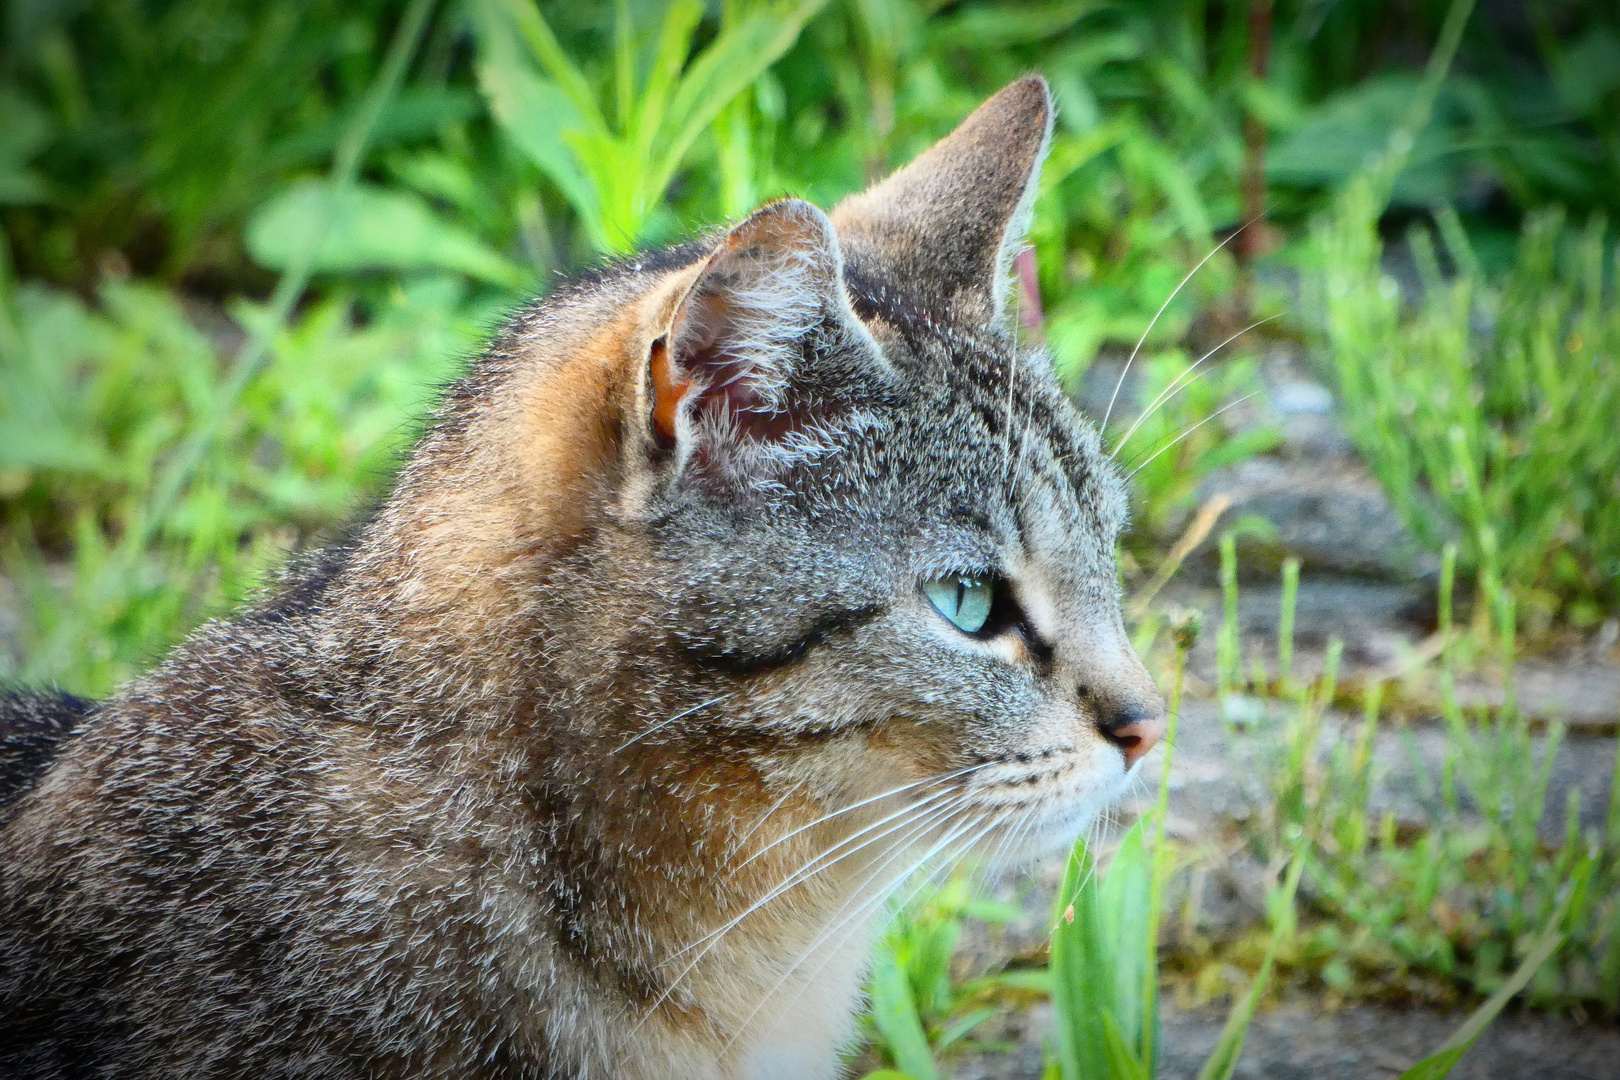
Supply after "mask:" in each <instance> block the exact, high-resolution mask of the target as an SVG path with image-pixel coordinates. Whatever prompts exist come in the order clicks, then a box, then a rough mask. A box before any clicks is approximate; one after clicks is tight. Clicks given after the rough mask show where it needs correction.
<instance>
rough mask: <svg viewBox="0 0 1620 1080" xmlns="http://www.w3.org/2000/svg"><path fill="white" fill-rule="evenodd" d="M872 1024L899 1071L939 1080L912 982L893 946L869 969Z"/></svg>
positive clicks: (918, 1078)
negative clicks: (880, 1033) (881, 1035)
mask: <svg viewBox="0 0 1620 1080" xmlns="http://www.w3.org/2000/svg"><path fill="white" fill-rule="evenodd" d="M872 1020H873V1022H874V1023H875V1024H877V1029H878V1031H880V1032H882V1033H883V1040H884V1042H885V1043H887V1044H888V1048H889V1056H890V1057H892V1058H894V1063H895V1064H896V1065H898V1066H900V1070H901V1071H902V1072H903V1073H905V1074H906V1075H907V1076H910V1077H913V1078H914V1080H938V1076H939V1073H938V1071H937V1070H936V1069H935V1067H934V1055H933V1054H932V1053H931V1052H930V1051H929V1049H928V1033H927V1032H926V1031H924V1030H923V1025H922V1018H921V1016H919V1015H918V1013H917V1001H916V999H915V998H914V997H913V996H912V992H911V980H910V979H908V978H907V977H906V973H905V971H903V970H902V969H901V967H900V962H899V960H898V958H897V957H896V956H895V955H894V949H893V946H892V943H889V942H886V943H884V944H883V945H882V946H880V947H879V948H878V954H877V960H876V962H875V963H874V964H873V966H872Z"/></svg>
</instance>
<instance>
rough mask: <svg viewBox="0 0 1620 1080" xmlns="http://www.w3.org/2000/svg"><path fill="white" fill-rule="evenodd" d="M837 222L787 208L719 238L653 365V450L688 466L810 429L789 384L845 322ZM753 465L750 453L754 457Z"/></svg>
mask: <svg viewBox="0 0 1620 1080" xmlns="http://www.w3.org/2000/svg"><path fill="white" fill-rule="evenodd" d="M848 310H849V303H848V300H847V298H846V297H845V295H844V292H843V263H842V260H841V258H840V255H839V250H838V237H837V234H836V233H835V232H834V231H833V227H832V223H831V222H830V221H828V220H827V216H826V215H825V214H823V213H822V212H821V211H820V210H818V209H817V208H816V207H814V206H812V205H810V204H809V203H807V202H803V201H801V200H798V199H783V200H781V201H779V202H775V203H771V204H770V205H768V206H766V207H764V208H762V209H760V210H758V211H756V212H755V213H754V214H753V215H752V216H750V217H749V218H748V219H747V220H746V221H743V222H742V223H741V224H739V225H737V226H736V227H735V228H733V229H732V230H731V231H730V232H729V233H727V234H726V236H725V238H724V239H722V240H721V241H720V243H719V245H718V246H717V247H716V248H715V250H714V251H713V253H712V254H711V255H710V256H709V258H708V259H707V261H706V262H705V263H704V264H703V265H702V267H700V268H699V270H698V273H697V276H696V278H695V279H694V280H693V282H692V284H691V285H690V286H689V287H688V289H687V291H686V293H685V295H684V296H682V298H681V300H680V302H679V303H678V304H677V305H676V307H675V312H674V315H673V316H672V318H671V319H670V323H669V326H668V329H667V330H666V331H665V333H664V335H663V336H662V337H661V338H660V339H659V340H658V341H657V342H656V343H655V344H654V346H653V351H652V355H651V356H650V357H649V362H648V382H649V387H650V390H651V396H652V402H651V405H652V407H651V410H650V417H649V420H650V426H651V430H652V435H653V437H654V438H655V440H656V441H657V442H658V443H659V444H660V445H662V446H663V447H665V448H666V449H674V450H675V451H676V456H677V458H678V459H679V460H680V462H681V464H682V465H684V464H685V463H686V462H687V461H688V460H690V459H692V458H693V457H696V458H698V459H700V460H701V461H702V462H705V463H707V464H710V465H716V464H717V463H718V462H717V459H718V458H719V457H728V456H729V457H730V458H736V457H737V453H736V452H737V451H742V452H744V453H743V456H748V453H750V452H752V451H757V450H760V449H762V448H767V447H771V446H773V445H774V446H778V447H780V446H781V445H782V444H783V443H784V442H786V441H788V440H789V439H790V437H791V436H792V435H794V433H796V432H802V430H803V429H804V428H805V426H806V425H807V424H808V423H809V422H810V420H811V419H813V418H812V417H811V416H810V415H808V413H807V411H806V408H805V403H804V402H803V401H801V400H798V399H796V397H795V395H794V393H793V389H792V387H793V381H794V380H795V378H797V377H798V376H799V375H800V374H801V371H800V369H801V368H802V367H803V366H804V361H805V357H806V356H807V355H808V354H809V353H810V352H812V351H814V347H815V345H816V343H817V342H818V341H819V342H822V343H824V344H825V343H828V342H831V341H833V340H835V339H838V338H839V337H841V336H842V335H845V334H847V332H848V324H849V321H850V319H852V316H848V315H847V314H846V313H847V312H848ZM755 456H757V455H755Z"/></svg>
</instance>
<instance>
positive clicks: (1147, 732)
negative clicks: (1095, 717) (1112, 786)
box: [1107, 716, 1165, 769]
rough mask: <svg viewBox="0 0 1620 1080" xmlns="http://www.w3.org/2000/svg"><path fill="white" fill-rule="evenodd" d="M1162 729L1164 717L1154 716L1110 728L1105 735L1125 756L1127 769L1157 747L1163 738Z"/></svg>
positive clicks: (1163, 727)
mask: <svg viewBox="0 0 1620 1080" xmlns="http://www.w3.org/2000/svg"><path fill="white" fill-rule="evenodd" d="M1164 729H1165V720H1164V717H1162V716H1155V717H1152V718H1150V719H1146V720H1132V721H1131V722H1130V723H1127V724H1121V725H1120V726H1119V727H1116V728H1110V729H1109V730H1108V731H1107V735H1108V741H1109V742H1111V743H1113V744H1114V745H1115V746H1117V747H1119V751H1120V753H1122V754H1124V755H1125V767H1126V768H1127V769H1128V768H1130V767H1131V766H1132V765H1135V764H1136V763H1137V762H1138V761H1141V760H1142V759H1143V758H1144V757H1147V752H1148V751H1149V750H1152V749H1153V748H1154V747H1155V746H1157V745H1158V742H1159V740H1160V739H1162V738H1164Z"/></svg>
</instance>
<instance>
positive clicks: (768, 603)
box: [619, 80, 1164, 855]
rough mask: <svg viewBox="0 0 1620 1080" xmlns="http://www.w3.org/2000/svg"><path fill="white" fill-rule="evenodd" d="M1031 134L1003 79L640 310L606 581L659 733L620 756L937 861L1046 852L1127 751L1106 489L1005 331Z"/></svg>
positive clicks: (1131, 713) (1070, 413) (1134, 715)
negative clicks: (844, 190) (675, 702)
mask: <svg viewBox="0 0 1620 1080" xmlns="http://www.w3.org/2000/svg"><path fill="white" fill-rule="evenodd" d="M1049 116H1050V105H1049V101H1048V98H1047V95H1046V90H1045V87H1044V85H1043V84H1041V83H1040V82H1039V81H1038V80H1025V81H1023V82H1021V83H1017V84H1014V85H1013V86H1012V87H1010V88H1008V90H1006V91H1003V92H1002V94H1000V95H998V96H997V97H996V98H995V99H992V101H991V102H989V103H987V104H986V105H985V106H984V107H983V108H982V109H981V110H980V111H979V112H978V113H976V114H975V115H974V116H973V117H971V118H969V120H968V121H966V122H965V123H964V124H963V126H962V128H960V129H959V130H958V131H957V133H956V134H954V135H953V136H951V138H950V139H947V140H945V141H944V142H942V143H941V144H939V145H938V146H936V147H935V148H934V149H933V150H932V151H930V152H929V154H927V155H924V157H923V158H921V159H919V160H918V161H917V162H915V163H913V165H911V166H909V167H908V168H907V169H905V170H902V171H901V172H899V173H897V174H896V175H895V176H894V177H891V178H890V180H888V181H887V182H885V184H884V185H881V186H880V187H878V188H876V189H874V190H873V191H870V192H867V193H865V194H864V195H862V196H859V197H857V198H855V199H852V200H850V201H849V202H848V203H846V204H845V205H844V206H842V207H840V208H839V209H838V210H837V211H835V212H834V214H833V215H832V217H831V219H829V218H828V217H827V216H825V215H823V214H822V213H821V212H820V211H818V210H816V209H815V208H813V207H811V206H809V205H808V204H805V203H800V202H794V201H785V202H782V203H777V204H774V205H773V206H770V207H767V208H766V209H764V210H761V211H760V212H758V213H757V214H755V215H754V216H753V217H752V218H750V219H749V220H748V221H746V222H744V223H743V224H741V225H739V226H738V227H737V228H736V229H734V230H733V231H732V232H731V233H730V234H729V235H728V236H727V237H726V238H725V239H724V240H723V241H721V242H720V243H719V245H718V246H717V248H716V249H715V251H714V252H713V254H711V255H710V256H709V258H708V259H707V260H706V261H704V262H701V263H700V264H699V265H697V266H694V267H691V268H689V269H688V270H687V271H684V272H683V273H681V274H678V275H675V277H674V279H673V280H672V283H671V284H670V286H669V287H668V288H667V289H666V290H665V292H664V294H662V295H661V296H657V297H653V298H652V299H650V300H649V301H648V302H647V305H646V307H647V310H648V311H649V312H651V314H650V315H649V316H648V318H649V324H648V325H649V327H650V328H651V329H650V330H649V332H648V334H647V337H648V338H649V339H650V343H649V344H648V346H647V363H646V368H645V373H644V376H643V385H642V386H641V387H640V388H639V390H638V393H637V395H636V400H635V404H634V406H633V408H632V410H631V422H632V423H634V424H638V425H640V427H641V429H642V431H641V435H642V437H641V438H639V439H635V440H632V445H631V446H630V448H629V449H628V451H627V453H628V455H629V466H628V474H629V475H630V477H631V480H630V481H629V482H628V483H627V484H626V485H625V489H624V493H623V496H622V501H621V506H620V511H619V512H620V514H621V515H622V518H621V519H622V520H623V521H624V522H625V523H626V526H627V528H628V529H629V531H630V533H631V534H632V535H633V536H634V537H635V540H634V542H627V543H626V545H625V547H624V550H623V552H622V553H621V558H622V559H624V560H632V559H633V560H634V561H635V562H636V569H635V571H634V572H633V573H632V574H631V575H630V576H631V577H632V578H633V579H634V580H635V581H636V582H637V588H638V589H639V590H641V595H642V598H643V605H642V612H643V615H642V622H643V627H642V631H641V632H644V633H645V634H646V635H647V637H648V639H649V640H652V641H655V642H658V643H659V644H660V647H661V648H662V649H666V650H667V651H668V652H669V653H670V654H671V655H673V656H675V657H677V658H678V663H677V665H676V666H675V667H674V668H673V669H671V673H670V674H668V675H666V676H665V677H668V678H675V679H680V680H685V681H686V682H687V683H688V684H689V685H688V686H687V687H686V688H685V690H684V692H683V695H682V696H681V697H680V699H679V700H680V701H681V702H690V703H691V706H690V710H691V711H690V712H689V713H687V714H686V715H681V716H677V715H676V713H677V712H682V711H685V710H684V708H683V709H677V710H675V711H673V712H671V717H672V719H671V720H669V721H668V722H667V723H664V724H661V725H660V726H659V727H658V730H656V731H649V733H648V734H647V735H645V737H644V738H643V739H642V743H643V749H644V750H645V751H646V752H658V749H657V748H659V747H673V746H675V745H678V744H681V743H685V744H686V745H689V746H690V745H694V744H695V745H701V746H704V747H706V748H708V749H709V750H711V751H713V752H715V753H720V752H731V753H736V754H743V755H747V756H748V758H749V759H750V760H751V761H752V762H754V763H755V765H756V767H758V768H760V769H762V770H763V771H764V772H765V773H766V775H767V776H768V777H769V778H770V780H771V782H772V784H774V785H775V786H778V787H783V788H791V787H792V786H794V785H800V786H802V787H803V788H804V789H805V790H806V791H807V792H811V793H813V794H815V795H816V796H817V798H818V799H820V801H821V802H822V803H824V804H831V805H837V804H840V803H843V804H848V805H853V804H854V803H855V802H858V801H860V800H863V799H868V798H873V799H874V804H873V805H874V806H881V807H882V808H883V809H884V810H885V811H886V812H890V813H894V814H897V815H899V816H898V817H897V818H896V820H897V821H900V822H902V823H903V824H905V826H906V827H907V828H910V829H911V830H912V833H913V840H915V841H917V842H926V845H927V846H931V847H937V848H939V849H940V850H941V851H943V852H946V853H951V852H955V851H957V850H967V849H969V848H972V847H975V846H977V847H978V848H979V849H980V850H984V851H992V852H996V853H998V854H1012V855H1019V854H1028V853H1033V852H1037V851H1043V850H1051V849H1054V848H1056V847H1058V846H1061V845H1063V844H1066V843H1068V842H1070V841H1071V840H1072V839H1073V837H1074V835H1075V834H1076V833H1077V832H1078V831H1079V830H1080V829H1081V828H1082V827H1083V826H1084V824H1085V823H1086V822H1087V821H1088V820H1089V819H1090V818H1091V817H1092V816H1093V815H1095V814H1096V813H1097V811H1098V810H1099V809H1100V808H1101V807H1102V806H1103V805H1104V804H1106V803H1107V802H1108V801H1109V800H1111V799H1113V798H1115V797H1116V796H1117V795H1118V794H1119V792H1120V789H1121V787H1122V786H1123V784H1124V782H1125V779H1126V777H1127V773H1128V771H1129V769H1130V768H1131V766H1132V765H1133V764H1134V763H1135V762H1136V761H1137V760H1139V759H1140V756H1141V755H1142V754H1143V753H1145V752H1146V750H1147V748H1148V747H1150V746H1151V745H1152V743H1153V741H1154V740H1155V739H1156V738H1157V737H1158V734H1159V732H1160V730H1161V729H1162V725H1163V715H1164V707H1163V703H1162V701H1161V699H1160V697H1159V695H1158V693H1157V691H1156V690H1155V688H1154V686H1153V684H1152V681H1151V680H1150V679H1149V677H1148V675H1147V673H1146V672H1145V671H1144V670H1143V668H1142V666H1141V664H1140V663H1139V661H1138V660H1137V658H1136V656H1135V654H1134V652H1133V651H1132V648H1131V646H1130V643H1129V641H1128V639H1127V637H1126V634H1125V632H1124V628H1123V626H1122V623H1121V620H1120V615H1119V605H1118V586H1117V577H1116V571H1115V566H1114V544H1115V539H1116V536H1117V533H1118V531H1119V529H1120V527H1121V525H1122V522H1123V518H1124V513H1125V497H1124V493H1123V487H1122V481H1121V479H1120V476H1119V474H1118V471H1117V470H1116V468H1115V467H1114V465H1113V463H1112V461H1111V460H1110V459H1109V458H1108V456H1107V455H1106V454H1105V453H1104V452H1103V451H1102V450H1101V448H1100V446H1099V441H1098V436H1097V433H1096V432H1095V430H1094V429H1093V428H1092V427H1091V426H1090V425H1089V424H1088V423H1086V422H1085V421H1084V420H1082V419H1081V418H1080V417H1079V415H1078V414H1077V413H1076V411H1075V409H1074V407H1073V406H1072V405H1071V404H1070V402H1069V401H1068V399H1067V398H1066V397H1065V395H1064V394H1063V393H1062V391H1061V389H1060V388H1059V387H1058V385H1057V383H1056V380H1055V379H1054V378H1053V376H1052V374H1051V372H1050V368H1049V364H1048V362H1047V361H1046V359H1045V358H1044V355H1042V354H1040V353H1038V352H1035V353H1024V352H1021V351H1020V350H1019V348H1018V347H1017V346H1016V345H1015V343H1014V342H1013V340H1012V338H1011V336H1010V334H1009V332H1008V330H1007V328H1006V327H1005V317H1004V311H1003V308H1004V306H1005V304H1004V295H1005V291H1006V279H1007V277H1008V270H1009V266H1008V264H1009V261H1010V255H1011V252H1012V249H1013V247H1014V246H1015V245H1016V244H1017V243H1018V237H1019V234H1020V232H1021V221H1020V218H1021V216H1022V215H1023V211H1024V210H1025V209H1026V208H1027V206H1028V202H1029V199H1030V197H1031V194H1032V188H1033V184H1034V177H1035V173H1036V171H1037V169H1038V165H1039V160H1040V155H1041V153H1042V152H1043V150H1044V144H1045V140H1046V135H1047V126H1048V122H1049ZM890 791H893V792H895V794H893V795H891V796H886V797H885V798H882V799H880V798H877V797H879V796H883V794H884V793H885V792H890ZM865 817H870V815H869V814H868V815H865Z"/></svg>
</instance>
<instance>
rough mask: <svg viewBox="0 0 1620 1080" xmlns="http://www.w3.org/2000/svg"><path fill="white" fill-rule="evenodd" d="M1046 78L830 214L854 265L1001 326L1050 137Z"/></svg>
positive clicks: (1006, 97) (1006, 94)
mask: <svg viewBox="0 0 1620 1080" xmlns="http://www.w3.org/2000/svg"><path fill="white" fill-rule="evenodd" d="M1052 115H1053V109H1052V95H1051V93H1050V92H1049V91H1048V90H1047V87H1046V80H1045V79H1043V78H1041V77H1040V76H1039V75H1027V76H1025V77H1024V78H1022V79H1019V80H1018V81H1017V82H1015V83H1013V84H1012V85H1010V86H1007V87H1005V88H1004V89H1002V90H1001V92H999V93H998V94H996V95H995V96H994V97H992V98H991V99H990V100H988V101H986V102H985V103H984V104H983V105H980V106H979V107H978V108H977V109H975V110H974V111H973V113H972V115H970V116H969V117H968V118H967V119H966V120H964V121H962V123H961V124H960V125H959V126H958V127H957V129H956V130H955V131H953V132H951V133H950V134H949V135H947V136H946V137H945V138H943V139H941V140H940V141H939V142H937V143H935V144H934V145H933V146H932V147H930V148H929V149H928V150H926V151H924V152H923V154H922V155H921V156H919V157H918V158H917V159H916V160H915V161H913V162H912V163H911V164H909V165H907V166H905V167H904V168H903V169H900V170H899V171H898V172H895V173H894V174H893V175H891V176H890V177H889V178H888V179H886V180H884V181H882V182H881V183H879V184H877V185H876V186H874V187H871V188H868V189H867V190H866V191H863V192H861V193H860V194H859V195H852V196H850V197H849V198H848V199H845V200H844V201H843V202H842V203H840V204H839V205H838V207H837V208H836V209H834V210H833V213H832V220H833V223H834V224H835V225H836V226H837V228H838V233H839V235H840V236H841V237H843V238H844V240H845V245H846V248H847V249H848V250H849V251H850V252H851V258H856V257H860V256H866V255H868V254H870V255H871V256H872V257H874V258H875V259H876V260H877V262H878V265H879V267H880V268H881V270H882V272H883V273H884V274H885V275H886V276H889V277H890V278H892V279H893V280H896V281H900V282H904V283H905V284H906V285H907V287H909V288H912V289H914V290H915V291H916V292H918V293H919V294H921V295H922V296H923V297H924V298H925V299H926V300H928V301H929V302H930V303H932V304H934V305H936V306H937V307H938V308H940V309H941V310H943V311H946V312H949V313H951V314H953V315H956V316H958V317H963V318H969V319H975V320H978V321H999V320H1000V319H1001V318H1002V317H1003V315H1004V312H1005V309H1006V297H1007V291H1008V284H1009V280H1010V278H1011V273H1012V261H1013V258H1014V256H1016V255H1017V254H1018V250H1019V247H1020V245H1021V244H1022V243H1023V238H1024V232H1025V230H1026V229H1027V228H1028V226H1029V217H1030V212H1031V209H1032V207H1033V204H1034V199H1035V189H1036V184H1037V181H1038V180H1039V177H1040V169H1041V162H1042V160H1043V159H1044V158H1045V156H1046V147H1047V143H1048V141H1049V140H1050V138H1051V132H1052Z"/></svg>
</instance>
